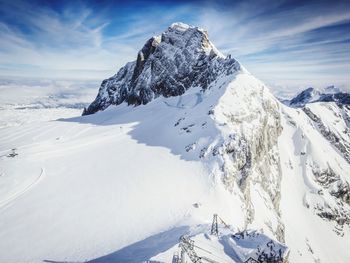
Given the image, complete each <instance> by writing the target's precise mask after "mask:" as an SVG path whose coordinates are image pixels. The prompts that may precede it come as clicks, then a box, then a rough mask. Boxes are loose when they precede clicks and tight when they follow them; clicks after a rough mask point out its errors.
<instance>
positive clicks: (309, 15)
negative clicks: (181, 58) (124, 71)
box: [0, 0, 350, 90]
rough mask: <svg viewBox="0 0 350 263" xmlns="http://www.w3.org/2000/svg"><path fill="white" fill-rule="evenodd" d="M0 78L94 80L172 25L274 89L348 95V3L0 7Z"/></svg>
mask: <svg viewBox="0 0 350 263" xmlns="http://www.w3.org/2000/svg"><path fill="white" fill-rule="evenodd" d="M0 3H1V5H0V32H1V35H2V41H1V43H0V76H1V78H9V79H15V78H17V77H27V78H28V77H30V78H38V79H40V78H41V79H42V78H49V79H51V78H52V79H71V78H73V79H86V80H88V79H91V80H102V79H105V78H108V77H110V76H112V75H113V74H115V73H116V72H117V70H118V69H119V68H120V67H122V66H123V65H124V64H125V63H126V62H128V61H132V60H135V59H136V56H137V52H138V51H139V50H140V49H141V48H142V46H143V44H144V43H145V42H146V40H147V39H149V38H150V37H151V36H152V35H158V34H160V33H161V32H163V31H164V30H165V29H166V28H167V27H168V26H170V25H171V24H172V23H173V22H178V21H181V22H184V23H188V24H191V25H194V26H199V27H202V28H204V29H206V30H207V31H208V33H209V38H210V40H211V41H212V42H213V43H214V45H215V46H216V47H217V48H218V49H219V50H220V51H221V52H223V53H224V54H225V55H228V54H231V55H232V56H233V57H234V58H236V59H237V60H238V61H240V62H241V63H242V65H243V66H244V67H246V68H247V69H248V70H249V71H250V72H251V73H252V74H253V75H255V76H256V77H258V78H260V79H261V80H263V81H264V82H266V83H267V84H269V85H272V86H274V87H290V88H291V90H296V89H297V88H298V87H307V86H314V87H326V86H329V85H338V86H340V87H342V88H344V89H346V90H348V89H349V88H350V87H349V82H350V74H349V70H350V45H349V42H350V35H349V34H348V32H349V29H350V2H349V1H332V2H331V1H235V3H231V2H230V1H215V2H214V1H128V2H127V3H126V2H122V1H74V2H71V1H40V0H36V1H22V0H15V1H3V0H0Z"/></svg>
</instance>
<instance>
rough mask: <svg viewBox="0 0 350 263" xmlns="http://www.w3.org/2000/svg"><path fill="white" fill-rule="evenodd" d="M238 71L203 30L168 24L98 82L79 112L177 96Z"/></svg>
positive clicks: (234, 61) (232, 61) (231, 59)
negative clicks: (91, 97) (132, 58)
mask: <svg viewBox="0 0 350 263" xmlns="http://www.w3.org/2000/svg"><path fill="white" fill-rule="evenodd" d="M238 70H240V65H239V63H238V62H237V61H236V60H235V59H233V58H231V57H227V58H224V56H223V55H222V54H221V53H220V52H219V51H218V50H217V49H216V48H215V47H214V45H213V44H212V43H211V42H210V41H209V39H208V34H207V32H206V31H204V30H203V29H200V28H198V27H193V26H189V25H186V24H183V23H174V24H172V25H171V26H170V27H169V28H168V29H167V30H166V31H165V32H164V33H162V34H161V35H160V36H155V37H152V38H151V39H149V40H148V41H147V42H146V44H145V45H144V47H143V48H142V49H141V50H140V52H139V53H138V55H137V60H136V61H133V62H130V63H127V64H126V65H125V66H124V67H123V68H121V69H120V70H119V72H118V73H117V74H116V75H114V76H113V77H111V78H109V79H106V80H104V81H103V82H102V84H101V87H100V89H99V92H98V95H97V97H96V99H95V100H94V101H93V102H92V103H91V105H90V106H89V107H88V108H87V109H85V110H84V112H83V115H88V114H93V113H95V112H97V111H100V110H104V109H106V108H107V107H108V106H109V105H112V104H114V105H118V104H121V103H122V102H127V103H128V104H132V105H140V104H147V103H148V102H150V101H151V100H153V99H154V98H156V97H159V96H164V97H170V96H178V95H181V94H183V93H184V92H185V91H186V90H188V89H189V88H190V87H196V86H200V87H201V88H202V89H206V88H207V87H208V86H209V84H210V83H212V82H213V81H214V80H215V79H216V78H217V77H218V76H219V75H229V74H232V73H234V72H236V71H238Z"/></svg>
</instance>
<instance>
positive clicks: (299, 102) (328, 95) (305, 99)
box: [283, 86, 350, 107]
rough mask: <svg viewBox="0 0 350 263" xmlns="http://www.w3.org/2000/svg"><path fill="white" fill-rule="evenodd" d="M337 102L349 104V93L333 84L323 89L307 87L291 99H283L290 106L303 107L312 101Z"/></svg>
mask: <svg viewBox="0 0 350 263" xmlns="http://www.w3.org/2000/svg"><path fill="white" fill-rule="evenodd" d="M321 101H324V102H332V101H333V102H337V103H339V104H347V105H349V104H350V94H348V93H345V92H342V91H341V90H340V89H339V88H337V87H335V86H329V87H326V88H325V89H323V90H322V89H315V88H311V87H310V88H307V89H305V90H303V91H302V92H300V93H299V94H298V95H296V96H295V97H294V98H292V99H291V100H285V101H283V103H284V104H286V105H289V106H292V107H303V106H305V104H307V103H312V102H321Z"/></svg>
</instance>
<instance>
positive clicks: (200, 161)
mask: <svg viewBox="0 0 350 263" xmlns="http://www.w3.org/2000/svg"><path fill="white" fill-rule="evenodd" d="M204 40H205V41H204ZM206 40H208V39H207V36H206V33H205V31H204V30H202V29H198V28H196V27H192V26H188V25H184V24H180V23H175V24H173V25H172V26H171V27H169V28H168V29H167V31H166V32H164V33H163V34H162V36H161V37H155V38H152V39H151V40H149V41H148V42H147V43H146V45H145V47H144V48H143V49H142V50H141V52H140V53H139V55H138V60H137V61H136V62H131V63H128V64H127V65H126V66H125V67H124V68H122V69H121V70H120V71H119V72H118V73H117V74H116V75H115V76H114V77H112V78H111V79H109V80H106V81H104V82H103V84H102V86H101V88H100V90H99V94H98V96H97V98H96V99H95V101H94V102H93V103H92V104H91V105H90V106H89V108H88V109H87V110H86V112H85V113H86V114H88V116H81V117H75V118H70V119H61V120H58V121H51V122H45V123H41V124H37V123H34V124H28V125H24V126H22V127H8V128H2V129H0V145H1V148H0V161H1V164H2V165H1V171H0V174H1V176H0V201H3V200H8V196H12V194H13V193H19V192H21V193H22V192H23V191H21V189H28V190H26V191H25V192H23V194H21V195H19V196H18V197H17V198H16V199H14V200H10V202H6V204H5V205H3V206H2V207H0V210H1V214H2V216H1V217H0V225H2V226H4V227H3V228H0V237H1V239H0V240H1V241H0V251H5V252H4V253H1V255H0V261H4V262H28V261H29V262H42V261H44V260H46V261H48V262H50V261H59V262H62V261H63V262H67V261H68V262H69V261H78V262H79V261H91V262H130V263H131V262H133V263H136V262H145V261H151V262H152V261H156V262H172V260H173V253H174V252H176V251H177V250H178V245H179V238H180V237H181V236H183V235H186V236H188V237H189V238H191V239H193V240H194V242H195V244H198V246H200V247H202V248H204V249H205V250H206V251H207V252H204V251H202V252H201V253H202V254H201V255H203V256H205V257H207V258H210V259H212V260H215V261H217V262H242V260H243V257H245V256H247V255H252V254H255V255H257V256H259V255H265V254H269V253H268V252H267V251H268V250H269V251H270V254H271V255H273V256H278V255H279V253H281V255H283V260H285V259H287V260H288V262H320V261H321V262H348V261H350V252H349V250H348V244H349V242H350V227H349V225H350V221H349V218H350V217H349V211H350V204H349V202H350V191H349V182H350V174H349V172H348V171H350V163H349V161H348V159H347V156H348V154H349V151H350V149H349V145H350V144H349V143H350V138H349V132H348V131H349V128H350V127H349V124H350V121H349V108H348V106H347V105H340V104H339V103H335V102H315V103H309V104H306V106H305V107H304V108H292V107H288V106H286V105H283V104H281V103H280V102H279V101H278V100H277V99H276V98H275V97H274V96H273V95H272V94H271V93H270V91H269V89H268V88H267V87H266V86H265V85H264V84H263V83H262V82H261V81H259V80H257V79H256V78H255V77H254V76H252V75H251V74H250V73H249V72H247V71H246V70H244V69H243V67H242V66H240V65H239V64H238V62H237V61H235V60H234V59H232V58H223V57H222V56H221V55H220V54H219V53H218V52H216V51H215V50H214V47H213V46H212V44H211V43H210V41H209V40H208V41H206ZM203 41H204V42H203ZM203 43H204V44H203ZM188 47H191V48H188ZM193 47H197V49H196V48H193ZM165 51H166V52H165ZM158 52H160V53H158ZM162 52H164V53H162ZM187 52H192V53H188V54H187ZM158 54H163V56H159V57H158V56H157V55H158ZM184 54H187V55H186V56H185V55H184ZM213 54H214V55H213ZM187 58H190V61H189V62H188V63H183V62H184V59H187ZM177 60H179V64H177V62H176V61H177ZM180 62H181V63H180ZM202 63H203V64H202ZM154 65H158V66H159V68H158V70H155V68H154ZM181 65H183V66H181ZM168 67H169V69H172V70H167V68H168ZM182 67H183V68H182ZM156 68H157V67H156ZM174 69H175V70H174ZM193 69H194V70H193ZM189 71H193V72H194V73H193V75H189V76H191V77H189V78H188V79H187V80H186V81H185V80H184V79H182V78H178V76H179V75H178V74H180V73H181V72H182V73H183V74H188V72H189ZM135 76H136V77H135ZM175 76H176V78H174V77H175ZM186 76H188V75H186ZM161 80H164V81H165V80H169V81H171V82H169V83H166V85H164V86H162V88H161V89H154V87H155V86H154V85H156V83H159V81H161ZM145 81H146V82H145ZM172 81H174V82H172ZM187 81H188V82H187ZM142 83H146V84H147V85H143V84H142ZM184 83H187V84H184ZM185 85H187V86H185ZM129 104H133V105H137V107H130V106H129ZM94 112H95V114H90V113H94ZM13 148H16V153H17V154H18V155H16V156H11V149H13ZM40 169H43V170H44V171H45V176H44V177H42V178H41V179H40V180H38V181H36V178H37V177H38V171H40ZM19 182H20V183H19ZM33 182H35V187H29V188H28V186H31V185H32V184H33ZM215 213H216V214H220V216H222V218H224V219H225V222H226V223H228V224H229V225H230V226H232V228H231V229H230V231H229V232H222V233H221V236H219V237H215V236H209V235H208V231H209V224H210V223H211V219H212V215H213V214H215ZM38 222H40V225H38ZM232 231H233V233H232ZM235 233H236V234H237V233H241V234H242V233H243V236H245V237H246V238H245V239H244V240H242V239H239V238H238V236H239V235H236V236H232V235H233V234H235ZM43 236H45V237H48V236H49V237H50V238H47V239H46V238H45V239H43V238H42V237H43ZM270 241H272V243H273V246H272V245H271V244H272V243H271V242H270ZM200 243H202V245H201V244H200ZM28 244H30V245H29V246H28ZM267 244H270V245H267ZM330 244H331V245H330ZM247 248H248V249H249V248H252V251H249V253H248V252H247V250H246V249H247ZM274 248H276V249H274ZM279 251H280V252H279ZM250 252H251V253H250ZM258 252H259V253H260V252H261V253H260V254H259V253H258ZM239 255H241V256H239ZM214 256H215V257H216V258H214ZM186 260H187V261H188V262H189V258H188V257H187V258H186ZM259 262H267V260H266V258H265V259H264V258H263V257H262V258H260V260H259ZM277 262H281V261H280V260H279V261H278V260H277Z"/></svg>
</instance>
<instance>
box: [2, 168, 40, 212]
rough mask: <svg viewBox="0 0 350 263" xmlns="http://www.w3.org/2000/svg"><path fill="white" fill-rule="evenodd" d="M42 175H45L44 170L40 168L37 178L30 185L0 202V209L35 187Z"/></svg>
mask: <svg viewBox="0 0 350 263" xmlns="http://www.w3.org/2000/svg"><path fill="white" fill-rule="evenodd" d="M44 174H45V170H44V168H41V171H40V174H39V176H37V177H36V178H35V179H34V181H33V182H32V183H30V184H29V185H27V186H26V187H24V188H23V189H22V190H18V191H16V192H15V193H13V194H12V195H10V196H9V197H7V198H5V199H4V200H1V201H0V208H3V207H5V206H6V205H8V204H9V203H11V202H13V201H15V200H16V199H17V198H19V197H21V196H22V195H24V194H25V193H27V192H28V191H30V190H31V189H32V188H33V187H35V186H36V185H37V184H38V183H39V182H40V181H41V180H42V179H43V177H44Z"/></svg>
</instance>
